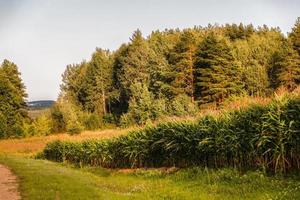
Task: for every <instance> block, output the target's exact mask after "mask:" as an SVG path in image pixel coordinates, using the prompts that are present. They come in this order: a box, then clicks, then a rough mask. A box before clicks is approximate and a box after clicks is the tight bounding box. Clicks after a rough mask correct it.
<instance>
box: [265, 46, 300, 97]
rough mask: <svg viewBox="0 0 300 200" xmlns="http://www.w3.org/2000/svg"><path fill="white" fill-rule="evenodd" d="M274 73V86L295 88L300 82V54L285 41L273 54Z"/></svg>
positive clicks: (290, 89) (272, 71)
mask: <svg viewBox="0 0 300 200" xmlns="http://www.w3.org/2000/svg"><path fill="white" fill-rule="evenodd" d="M270 73H272V75H271V77H272V84H273V87H275V88H278V87H280V86H283V87H286V88H287V89H288V90H289V91H292V90H294V89H295V88H296V87H297V85H298V84H299V83H300V55H298V54H297V52H296V51H295V50H294V49H293V48H292V46H291V45H290V44H289V43H288V42H287V41H285V42H284V43H283V45H282V47H281V48H280V49H279V50H278V51H277V52H275V53H274V55H273V65H272V68H271V70H270Z"/></svg>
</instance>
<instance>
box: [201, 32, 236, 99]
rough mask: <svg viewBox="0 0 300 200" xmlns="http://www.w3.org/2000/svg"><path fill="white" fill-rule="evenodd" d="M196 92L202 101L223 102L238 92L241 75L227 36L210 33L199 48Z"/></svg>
mask: <svg viewBox="0 0 300 200" xmlns="http://www.w3.org/2000/svg"><path fill="white" fill-rule="evenodd" d="M196 56H197V60H196V73H197V75H198V76H197V82H196V92H197V95H198V96H197V97H198V100H200V101H201V102H202V103H211V102H216V103H217V104H219V103H221V102H222V101H223V100H224V99H225V98H226V97H228V96H229V95H231V94H236V93H238V92H239V91H240V90H241V88H240V83H239V82H238V79H237V78H238V77H239V76H240V73H239V69H238V65H237V64H236V63H235V62H234V57H233V54H232V49H231V47H230V45H229V44H228V41H227V40H226V39H225V38H222V37H220V36H218V35H216V34H214V33H211V34H209V35H208V36H207V37H206V38H205V39H204V40H203V42H202V43H201V44H200V46H199V49H198V50H197V54H196Z"/></svg>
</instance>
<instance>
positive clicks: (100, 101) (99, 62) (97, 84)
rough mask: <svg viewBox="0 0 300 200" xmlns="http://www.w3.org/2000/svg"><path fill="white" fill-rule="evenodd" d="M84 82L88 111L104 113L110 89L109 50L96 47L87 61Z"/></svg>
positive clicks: (110, 66)
mask: <svg viewBox="0 0 300 200" xmlns="http://www.w3.org/2000/svg"><path fill="white" fill-rule="evenodd" d="M84 84H85V89H86V92H87V109H88V111H91V112H97V113H98V114H101V115H105V114H106V113H107V105H108V100H109V97H110V95H109V93H110V92H111V89H112V62H111V57H110V52H109V51H107V50H102V49H96V52H95V53H94V54H93V55H92V59H91V61H90V62H89V63H88V66H87V70H86V75H85V83H84Z"/></svg>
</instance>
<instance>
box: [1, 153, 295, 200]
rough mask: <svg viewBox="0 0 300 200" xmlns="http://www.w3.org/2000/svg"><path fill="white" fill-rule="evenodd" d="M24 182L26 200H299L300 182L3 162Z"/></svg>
mask: <svg viewBox="0 0 300 200" xmlns="http://www.w3.org/2000/svg"><path fill="white" fill-rule="evenodd" d="M0 163H2V164H5V165H7V166H9V167H10V168H11V169H12V170H13V172H14V173H15V174H16V175H17V176H18V177H19V179H20V191H21V195H22V197H23V198H24V199H30V200H32V199H33V200H34V199H64V200H67V199H180V200H181V199H203V200H206V199H212V200H214V199H222V200H223V199H224V200H226V199H228V200H234V199H299V198H300V177H299V176H289V177H278V176H273V177H268V176H265V175H264V174H262V173H260V172H253V171H252V172H251V171H248V172H246V173H245V174H241V173H240V172H238V171H236V170H232V169H221V170H208V169H200V168H189V169H184V170H180V171H178V172H172V173H170V172H167V171H166V170H161V169H156V170H135V171H129V172H127V173H125V172H120V171H117V170H108V169H102V168H92V167H85V168H81V169H79V168H75V167H72V166H70V165H66V164H60V163H54V162H50V161H45V160H34V159H28V158H22V157H16V156H4V155H2V156H0Z"/></svg>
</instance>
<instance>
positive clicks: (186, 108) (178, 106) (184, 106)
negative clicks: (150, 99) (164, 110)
mask: <svg viewBox="0 0 300 200" xmlns="http://www.w3.org/2000/svg"><path fill="white" fill-rule="evenodd" d="M168 110H169V113H170V114H171V115H176V116H184V115H193V114H195V113H196V112H197V106H196V105H195V104H194V103H192V102H191V98H190V97H189V96H187V95H178V96H176V97H175V98H174V99H173V100H172V101H171V102H170V105H169V107H168Z"/></svg>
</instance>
